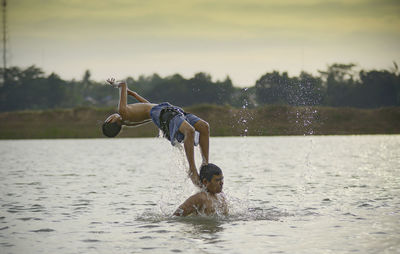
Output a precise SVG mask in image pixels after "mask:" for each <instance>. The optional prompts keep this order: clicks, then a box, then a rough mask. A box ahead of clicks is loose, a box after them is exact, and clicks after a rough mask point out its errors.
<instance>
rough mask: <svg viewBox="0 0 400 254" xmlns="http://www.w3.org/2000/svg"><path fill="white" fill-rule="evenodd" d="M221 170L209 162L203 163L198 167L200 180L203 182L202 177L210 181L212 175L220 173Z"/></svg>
mask: <svg viewBox="0 0 400 254" xmlns="http://www.w3.org/2000/svg"><path fill="white" fill-rule="evenodd" d="M221 174H222V170H221V169H220V168H219V167H218V166H217V165H215V164H212V163H209V164H207V165H203V166H201V168H200V182H203V179H207V181H209V182H211V179H212V178H213V176H214V175H221Z"/></svg>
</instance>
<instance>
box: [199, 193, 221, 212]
mask: <svg viewBox="0 0 400 254" xmlns="http://www.w3.org/2000/svg"><path fill="white" fill-rule="evenodd" d="M195 197H196V198H197V199H199V203H200V204H201V205H200V206H199V207H197V209H196V210H195V214H196V215H197V214H199V213H200V214H205V215H213V214H225V215H226V214H227V213H228V206H227V203H226V199H225V195H224V194H223V193H220V194H210V193H207V192H205V191H202V192H199V193H197V194H195Z"/></svg>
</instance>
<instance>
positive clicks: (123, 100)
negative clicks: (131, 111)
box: [107, 78, 128, 118]
mask: <svg viewBox="0 0 400 254" xmlns="http://www.w3.org/2000/svg"><path fill="white" fill-rule="evenodd" d="M107 82H108V83H109V84H110V85H112V86H114V87H117V88H119V92H120V93H119V103H118V113H119V114H120V115H121V116H122V118H124V117H125V116H126V113H127V105H128V98H127V97H128V95H127V88H126V82H125V81H115V78H109V79H107Z"/></svg>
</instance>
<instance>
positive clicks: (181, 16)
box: [7, 0, 400, 87]
mask: <svg viewBox="0 0 400 254" xmlns="http://www.w3.org/2000/svg"><path fill="white" fill-rule="evenodd" d="M7 11H8V13H7V19H8V25H7V26H8V27H7V29H8V43H9V52H8V55H7V58H8V63H9V65H13V66H19V67H28V66H30V65H33V64H34V65H36V66H38V67H40V68H42V69H43V70H45V72H46V73H47V74H50V73H51V72H55V73H57V74H59V75H60V76H61V77H62V78H63V79H72V78H75V79H81V78H82V76H83V73H84V72H85V70H87V69H89V70H90V71H91V73H92V79H93V80H96V81H102V80H104V79H106V78H107V77H110V76H114V77H116V78H120V79H122V78H126V77H128V76H132V77H134V78H137V77H138V76H139V75H150V74H152V73H158V74H159V75H161V76H162V77H165V76H169V75H172V74H175V73H179V74H181V75H183V76H184V77H185V78H190V77H192V76H193V74H194V73H197V72H200V71H202V72H206V73H209V74H210V75H211V76H212V78H213V80H217V79H219V80H223V79H225V78H226V76H227V75H229V76H230V78H231V79H232V81H233V83H234V85H235V86H240V87H243V86H253V85H254V84H255V81H256V80H257V79H259V78H260V77H261V76H262V75H263V74H265V73H267V72H270V71H273V70H278V71H288V72H289V74H290V75H298V74H299V73H300V72H301V71H302V70H304V71H307V72H311V73H313V74H317V70H324V69H326V66H327V65H328V64H332V63H336V62H338V63H350V62H351V63H356V64H358V65H359V66H360V67H362V68H364V69H390V68H392V66H393V61H396V62H397V63H398V64H400V1H398V0H343V1H342V0H299V1H288V0H269V1H268V0H265V1H261V0H245V1H244V0H218V1H217V0H182V1H180V0H172V1H168V0H164V1H163V0H109V1H106V0H98V1H95V0H85V1H83V0H82V1H81V0H8V7H7Z"/></svg>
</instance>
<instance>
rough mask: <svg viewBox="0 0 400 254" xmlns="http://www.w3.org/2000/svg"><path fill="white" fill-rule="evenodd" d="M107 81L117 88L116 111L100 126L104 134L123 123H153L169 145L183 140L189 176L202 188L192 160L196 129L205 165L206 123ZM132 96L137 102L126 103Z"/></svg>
mask: <svg viewBox="0 0 400 254" xmlns="http://www.w3.org/2000/svg"><path fill="white" fill-rule="evenodd" d="M107 82H108V83H109V84H110V85H112V86H114V87H117V88H119V89H120V98H119V105H118V113H115V114H112V115H110V116H109V117H108V118H107V119H106V120H105V121H104V124H103V126H102V129H103V133H104V135H106V136H107V137H115V136H116V135H117V134H118V133H119V132H120V130H121V127H122V125H126V126H139V125H142V124H146V123H149V122H151V121H153V123H154V124H155V125H156V126H157V127H158V128H159V129H161V130H162V131H163V133H164V137H166V138H167V139H168V140H169V141H170V142H171V144H173V145H174V144H175V143H176V142H183V143H184V148H185V153H186V158H187V160H188V162H189V176H190V179H191V180H192V182H193V183H194V184H195V185H196V186H198V187H200V188H201V187H202V183H201V181H200V177H199V174H198V173H197V169H196V165H195V161H194V142H195V131H197V132H199V134H200V136H199V144H200V151H201V155H202V157H203V162H202V165H207V164H208V152H209V136H210V130H209V125H208V123H207V122H206V121H204V120H202V119H200V118H199V117H197V116H195V115H193V114H190V113H186V112H184V111H183V110H182V109H181V108H179V107H176V106H173V105H171V104H169V103H167V102H164V103H161V104H153V103H150V102H149V101H148V100H146V99H145V98H143V97H141V96H140V95H139V94H137V93H136V92H133V91H131V90H129V89H128V88H127V85H126V83H125V82H124V81H119V82H116V81H115V79H114V78H111V79H108V80H107ZM128 95H130V96H133V97H134V98H136V99H137V100H138V101H139V103H133V104H128V103H127V96H128Z"/></svg>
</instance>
